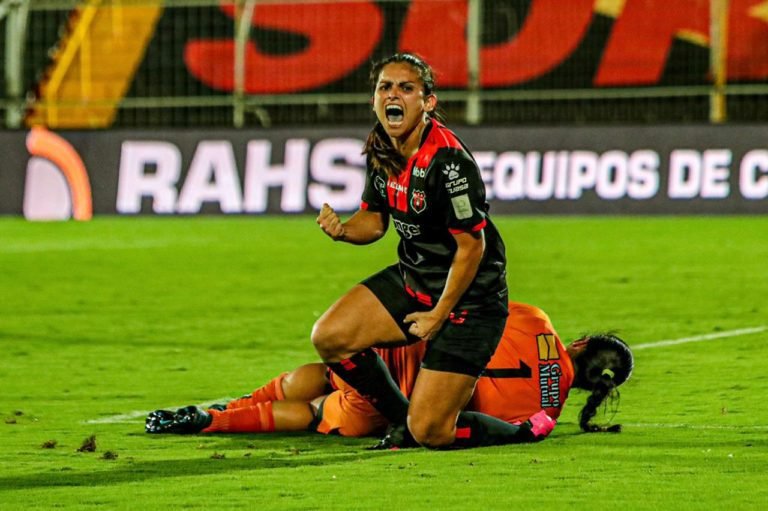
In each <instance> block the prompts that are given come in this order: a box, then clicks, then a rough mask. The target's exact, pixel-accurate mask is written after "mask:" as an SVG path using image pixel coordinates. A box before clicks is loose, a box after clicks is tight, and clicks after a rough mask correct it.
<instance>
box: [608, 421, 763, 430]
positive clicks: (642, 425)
mask: <svg viewBox="0 0 768 511" xmlns="http://www.w3.org/2000/svg"><path fill="white" fill-rule="evenodd" d="M623 425H624V426H629V427H632V428H649V429H656V428H665V429H731V430H744V429H749V430H754V431H768V425H757V426H730V425H726V424H722V425H718V424H683V423H678V424H674V423H672V424H662V423H658V422H650V423H649V422H638V423H629V422H624V423H623Z"/></svg>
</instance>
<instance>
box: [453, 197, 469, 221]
mask: <svg viewBox="0 0 768 511" xmlns="http://www.w3.org/2000/svg"><path fill="white" fill-rule="evenodd" d="M451 205H452V206H453V212H454V213H455V214H456V218H458V219H459V220H465V219H467V218H472V203H471V202H470V201H469V195H467V194H466V193H465V194H463V195H459V196H458V197H451Z"/></svg>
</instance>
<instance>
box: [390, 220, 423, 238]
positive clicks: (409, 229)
mask: <svg viewBox="0 0 768 511" xmlns="http://www.w3.org/2000/svg"><path fill="white" fill-rule="evenodd" d="M392 223H394V224H395V229H397V232H399V233H400V234H401V235H402V236H403V238H405V239H407V240H409V239H411V238H413V237H414V236H420V235H421V228H420V227H419V226H418V225H415V224H409V223H407V222H403V221H402V220H398V219H396V218H393V219H392Z"/></svg>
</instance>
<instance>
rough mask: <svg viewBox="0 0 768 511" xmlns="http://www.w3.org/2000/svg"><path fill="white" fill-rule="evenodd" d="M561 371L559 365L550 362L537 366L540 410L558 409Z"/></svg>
mask: <svg viewBox="0 0 768 511" xmlns="http://www.w3.org/2000/svg"><path fill="white" fill-rule="evenodd" d="M562 375H563V370H562V369H561V368H560V364H558V363H557V362H552V363H549V364H539V390H540V391H541V403H540V404H541V407H542V408H559V407H560V405H561V403H560V377H561V376H562Z"/></svg>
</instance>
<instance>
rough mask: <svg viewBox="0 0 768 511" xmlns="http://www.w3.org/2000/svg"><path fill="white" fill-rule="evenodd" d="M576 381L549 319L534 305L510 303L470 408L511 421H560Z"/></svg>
mask: <svg viewBox="0 0 768 511" xmlns="http://www.w3.org/2000/svg"><path fill="white" fill-rule="evenodd" d="M572 382H573V364H572V363H571V359H570V357H569V356H568V354H567V353H566V351H565V347H564V346H563V344H562V343H561V342H560V338H559V337H558V335H557V332H556V331H555V329H554V327H553V326H552V323H551V322H550V320H549V316H547V314H546V313H545V312H544V311H542V310H541V309H539V308H538V307H534V306H533V305H526V304H524V303H515V302H510V303H509V317H508V318H507V325H506V327H505V328H504V334H503V336H502V338H501V342H499V346H498V348H496V353H494V355H493V357H492V358H491V361H490V362H489V363H488V366H487V368H486V369H485V371H484V372H483V376H481V377H480V379H479V380H478V382H477V387H476V388H475V392H474V394H473V395H472V400H471V401H470V404H469V406H468V409H471V410H475V411H478V412H482V413H485V414H488V415H492V416H494V417H498V418H499V419H502V420H504V421H507V422H517V421H525V420H527V419H528V418H529V417H530V416H531V415H533V414H535V413H536V412H538V411H539V410H545V411H546V412H547V415H549V416H550V417H552V418H553V419H556V418H557V417H558V416H559V415H560V411H561V410H562V408H563V405H564V404H565V400H566V399H567V398H568V391H569V390H570V388H571V383H572Z"/></svg>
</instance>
